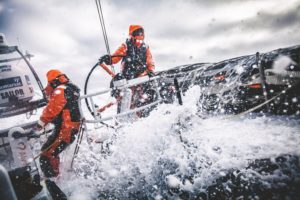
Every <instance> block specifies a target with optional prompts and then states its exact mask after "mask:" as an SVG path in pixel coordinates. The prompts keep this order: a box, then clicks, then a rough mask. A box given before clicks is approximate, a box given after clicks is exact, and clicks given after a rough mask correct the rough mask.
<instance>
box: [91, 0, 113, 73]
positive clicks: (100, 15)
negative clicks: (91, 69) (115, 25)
mask: <svg viewBox="0 0 300 200" xmlns="http://www.w3.org/2000/svg"><path fill="white" fill-rule="evenodd" d="M95 2H96V6H97V12H98V17H99V22H100V25H101V29H102V34H103V38H104V42H105V47H106V51H107V54H108V55H110V49H109V43H108V38H107V33H106V28H105V23H104V17H103V12H102V7H101V1H100V0H95ZM111 68H112V71H113V73H115V69H114V67H113V66H111Z"/></svg>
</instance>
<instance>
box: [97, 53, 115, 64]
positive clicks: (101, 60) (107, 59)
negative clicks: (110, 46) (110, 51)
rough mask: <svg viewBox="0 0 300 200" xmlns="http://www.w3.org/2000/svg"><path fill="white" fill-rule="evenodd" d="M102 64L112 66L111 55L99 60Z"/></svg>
mask: <svg viewBox="0 0 300 200" xmlns="http://www.w3.org/2000/svg"><path fill="white" fill-rule="evenodd" d="M99 62H100V64H101V63H105V64H107V65H111V64H112V63H111V56H110V55H104V56H102V57H101V58H100V59H99Z"/></svg>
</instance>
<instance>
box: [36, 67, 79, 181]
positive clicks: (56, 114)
mask: <svg viewBox="0 0 300 200" xmlns="http://www.w3.org/2000/svg"><path fill="white" fill-rule="evenodd" d="M47 80H48V85H47V87H46V88H45V91H46V92H47V96H48V104H47V106H46V108H45V109H44V110H43V113H42V115H41V117H40V120H39V121H38V124H37V126H36V128H35V130H41V129H43V128H44V127H45V126H46V125H47V124H49V123H52V124H54V126H55V127H54V131H53V133H52V135H51V136H50V137H49V138H48V140H47V141H46V143H45V144H44V145H43V146H42V149H41V150H42V154H41V156H40V165H41V169H42V171H43V173H44V175H45V176H46V177H48V178H50V177H56V176H57V175H58V174H59V154H60V153H61V152H62V151H63V150H64V149H66V147H67V146H68V145H69V144H71V143H72V142H73V141H74V140H75V138H76V135H77V133H78V131H79V127H80V119H81V116H80V112H79V106H78V98H79V96H80V89H79V88H78V87H77V86H75V85H74V84H73V83H71V82H70V80H69V78H68V77H67V76H66V75H65V74H63V73H62V72H60V71H59V70H50V71H48V73H47Z"/></svg>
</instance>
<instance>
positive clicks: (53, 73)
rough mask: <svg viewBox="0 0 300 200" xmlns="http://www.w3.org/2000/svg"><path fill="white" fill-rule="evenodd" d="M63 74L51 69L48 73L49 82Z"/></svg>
mask: <svg viewBox="0 0 300 200" xmlns="http://www.w3.org/2000/svg"><path fill="white" fill-rule="evenodd" d="M62 74H63V73H62V72H61V71H59V70H57V69H51V70H49V71H48V72H47V80H48V82H51V81H53V80H54V79H56V78H57V77H59V76H61V75H62Z"/></svg>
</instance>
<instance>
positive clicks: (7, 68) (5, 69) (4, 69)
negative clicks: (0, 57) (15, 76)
mask: <svg viewBox="0 0 300 200" xmlns="http://www.w3.org/2000/svg"><path fill="white" fill-rule="evenodd" d="M10 71H11V66H10V65H1V66H0V72H10Z"/></svg>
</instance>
